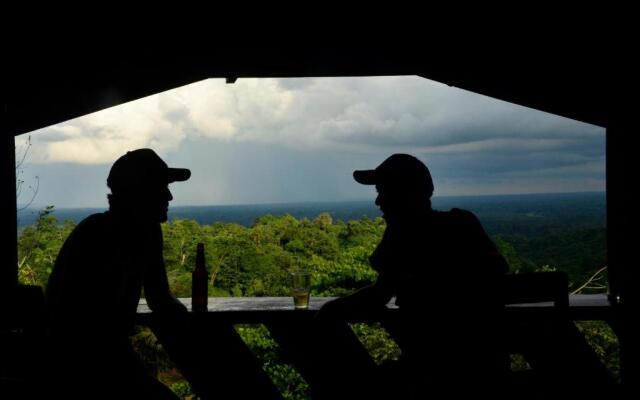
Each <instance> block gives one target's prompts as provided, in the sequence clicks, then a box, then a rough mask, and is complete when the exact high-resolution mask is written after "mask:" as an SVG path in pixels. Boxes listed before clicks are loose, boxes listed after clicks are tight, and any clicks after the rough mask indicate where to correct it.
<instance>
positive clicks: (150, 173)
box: [107, 149, 191, 222]
mask: <svg viewBox="0 0 640 400" xmlns="http://www.w3.org/2000/svg"><path fill="white" fill-rule="evenodd" d="M190 176H191V171H189V170H188V169H184V168H169V167H168V166H167V163H165V162H164V161H163V160H162V159H161V158H160V157H159V156H158V155H157V154H156V153H155V152H154V151H153V150H151V149H138V150H133V151H129V152H127V154H125V155H123V156H122V157H120V158H119V159H118V160H116V162H115V163H113V166H112V167H111V171H109V177H108V178H107V186H109V188H110V189H111V195H109V196H108V197H109V205H110V208H111V210H113V211H123V212H126V213H128V214H131V215H132V216H134V217H135V218H137V219H138V220H141V221H146V222H164V221H166V220H167V211H168V209H169V202H170V201H171V200H173V196H172V195H171V192H170V191H169V184H170V183H171V182H178V181H186V180H187V179H189V177H190Z"/></svg>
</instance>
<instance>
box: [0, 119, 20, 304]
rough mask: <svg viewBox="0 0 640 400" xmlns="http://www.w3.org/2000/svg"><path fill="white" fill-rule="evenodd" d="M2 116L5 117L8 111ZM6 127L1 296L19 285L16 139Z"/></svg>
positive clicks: (0, 163)
mask: <svg viewBox="0 0 640 400" xmlns="http://www.w3.org/2000/svg"><path fill="white" fill-rule="evenodd" d="M3 114H5V116H6V110H3ZM5 123H6V121H3V124H2V129H1V130H0V188H2V190H1V191H0V293H2V292H4V293H6V292H7V291H8V290H9V289H10V288H13V287H14V286H15V285H16V284H17V282H18V267H17V265H18V264H17V260H18V238H17V231H18V228H17V225H18V221H17V217H16V213H17V211H16V210H17V205H16V153H15V138H14V136H13V134H10V133H8V132H7V129H6V125H5Z"/></svg>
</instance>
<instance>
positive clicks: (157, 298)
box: [143, 225, 187, 312]
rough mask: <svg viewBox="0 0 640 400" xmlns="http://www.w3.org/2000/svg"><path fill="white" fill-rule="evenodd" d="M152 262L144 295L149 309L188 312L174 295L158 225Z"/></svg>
mask: <svg viewBox="0 0 640 400" xmlns="http://www.w3.org/2000/svg"><path fill="white" fill-rule="evenodd" d="M153 235H154V237H153V238H152V255H151V257H152V260H151V262H150V263H149V264H148V268H147V270H146V271H144V276H143V286H144V295H145V298H146V299H147V304H148V305H149V308H150V309H151V310H152V311H154V312H186V311H187V308H186V307H185V306H184V305H183V304H182V303H181V302H180V301H179V300H178V299H177V298H176V297H175V296H174V295H173V293H172V292H171V289H170V288H169V281H168V280H167V271H166V268H165V265H164V258H163V256H162V231H161V229H160V225H158V228H157V231H154V232H153Z"/></svg>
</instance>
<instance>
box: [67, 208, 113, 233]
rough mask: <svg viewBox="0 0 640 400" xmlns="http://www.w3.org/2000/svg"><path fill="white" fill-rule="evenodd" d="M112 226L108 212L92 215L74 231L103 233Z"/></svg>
mask: <svg viewBox="0 0 640 400" xmlns="http://www.w3.org/2000/svg"><path fill="white" fill-rule="evenodd" d="M110 224H111V218H110V216H109V213H108V212H103V213H96V214H91V215H89V216H88V217H86V218H85V219H83V220H82V221H80V222H79V223H78V225H77V226H76V228H75V229H74V231H75V232H76V233H83V234H88V233H90V232H103V231H104V230H105V229H107V227H108V226H109V225H110Z"/></svg>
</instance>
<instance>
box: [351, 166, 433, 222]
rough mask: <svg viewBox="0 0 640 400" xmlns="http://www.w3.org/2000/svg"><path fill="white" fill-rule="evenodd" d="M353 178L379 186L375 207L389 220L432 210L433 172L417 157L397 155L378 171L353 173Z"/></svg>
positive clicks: (366, 183) (379, 167) (377, 187)
mask: <svg viewBox="0 0 640 400" xmlns="http://www.w3.org/2000/svg"><path fill="white" fill-rule="evenodd" d="M353 177H354V179H355V180H356V181H357V182H359V183H362V184H363V185H376V190H377V191H378V197H377V198H376V205H377V206H379V207H380V210H381V211H382V213H383V214H384V217H385V218H386V219H389V218H393V217H395V216H398V215H403V214H407V213H412V212H414V211H415V210H418V209H423V208H425V207H427V208H429V209H430V208H431V196H432V195H433V180H432V179H431V173H430V172H429V169H428V168H427V166H426V165H424V164H423V163H422V161H420V160H418V159H417V158H415V157H414V156H411V155H408V154H394V155H392V156H391V157H389V158H387V159H386V160H384V161H383V162H382V164H380V165H378V166H377V167H376V169H371V170H362V171H354V172H353Z"/></svg>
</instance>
